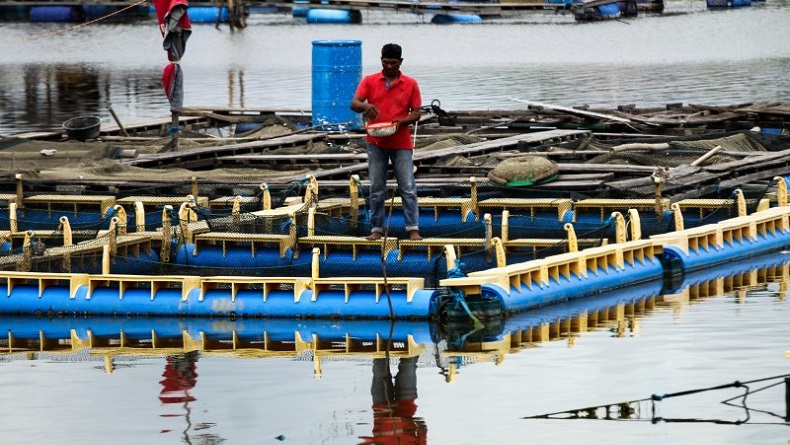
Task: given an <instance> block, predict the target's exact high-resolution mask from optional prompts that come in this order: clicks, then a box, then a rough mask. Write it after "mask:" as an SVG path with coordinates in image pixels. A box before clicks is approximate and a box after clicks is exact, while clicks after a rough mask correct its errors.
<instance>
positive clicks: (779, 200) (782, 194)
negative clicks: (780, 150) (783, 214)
mask: <svg viewBox="0 0 790 445" xmlns="http://www.w3.org/2000/svg"><path fill="white" fill-rule="evenodd" d="M774 182H776V205H777V207H785V206H787V182H785V179H784V178H783V177H781V176H774Z"/></svg>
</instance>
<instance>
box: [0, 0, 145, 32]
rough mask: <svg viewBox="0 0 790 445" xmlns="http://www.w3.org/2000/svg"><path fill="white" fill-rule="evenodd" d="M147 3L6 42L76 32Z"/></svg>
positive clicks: (141, 2)
mask: <svg viewBox="0 0 790 445" xmlns="http://www.w3.org/2000/svg"><path fill="white" fill-rule="evenodd" d="M147 1H148V0H138V1H137V2H136V3H132V4H131V5H129V6H125V7H123V8H121V9H119V10H117V11H114V12H111V13H109V14H107V15H105V16H102V17H98V18H95V19H93V20H89V21H87V22H85V23H80V24H78V25H74V26H70V27H68V28H63V29H59V30H57V31H50V32H45V33H42V34H37V35H34V36H30V37H27V38H25V39H19V40H16V41H13V40H12V41H7V42H8V43H14V42H29V41H33V40H38V39H43V38H45V37H50V36H54V35H58V34H65V33H67V32H71V31H76V30H78V29H80V28H84V27H86V26H89V25H93V24H94V23H98V22H101V21H103V20H106V19H108V18H110V17H112V16H114V15H117V14H120V13H122V12H124V11H127V10H129V9H132V8H134V7H136V6H140V5H142V4H143V3H145V2H147Z"/></svg>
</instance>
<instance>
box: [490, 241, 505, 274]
mask: <svg viewBox="0 0 790 445" xmlns="http://www.w3.org/2000/svg"><path fill="white" fill-rule="evenodd" d="M491 244H493V246H494V252H496V267H505V266H507V257H506V256H505V246H504V245H503V244H502V240H501V239H499V238H498V237H494V238H492V239H491Z"/></svg>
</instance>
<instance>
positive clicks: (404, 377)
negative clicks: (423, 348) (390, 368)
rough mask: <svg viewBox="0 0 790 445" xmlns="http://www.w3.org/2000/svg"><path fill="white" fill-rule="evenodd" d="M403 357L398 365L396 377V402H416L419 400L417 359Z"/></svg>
mask: <svg viewBox="0 0 790 445" xmlns="http://www.w3.org/2000/svg"><path fill="white" fill-rule="evenodd" d="M418 358H419V357H403V358H401V359H400V362H399V363H398V374H397V375H396V376H395V400H414V399H416V398H417V359H418Z"/></svg>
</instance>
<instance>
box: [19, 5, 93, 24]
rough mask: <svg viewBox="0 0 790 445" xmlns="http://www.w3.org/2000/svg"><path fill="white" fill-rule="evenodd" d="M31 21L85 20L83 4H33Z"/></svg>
mask: <svg viewBox="0 0 790 445" xmlns="http://www.w3.org/2000/svg"><path fill="white" fill-rule="evenodd" d="M30 21H31V22H84V21H85V10H84V9H82V7H81V6H31V7H30Z"/></svg>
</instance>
